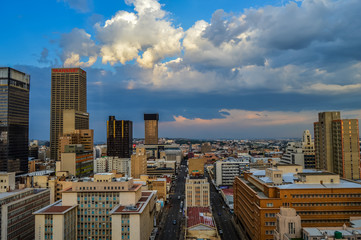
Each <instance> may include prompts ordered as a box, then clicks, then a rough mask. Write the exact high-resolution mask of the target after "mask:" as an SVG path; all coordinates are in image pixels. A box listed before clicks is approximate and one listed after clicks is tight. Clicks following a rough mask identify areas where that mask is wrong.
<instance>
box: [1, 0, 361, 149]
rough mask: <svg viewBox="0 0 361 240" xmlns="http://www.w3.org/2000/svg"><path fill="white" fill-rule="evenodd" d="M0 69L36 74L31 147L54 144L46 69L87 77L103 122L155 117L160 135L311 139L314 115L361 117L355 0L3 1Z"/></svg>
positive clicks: (137, 125)
mask: <svg viewBox="0 0 361 240" xmlns="http://www.w3.org/2000/svg"><path fill="white" fill-rule="evenodd" d="M2 9H3V11H2V14H1V15H0V22H1V23H2V24H1V33H0V34H1V35H0V36H1V37H0V66H10V67H13V68H15V69H18V70H20V71H23V72H25V73H27V74H30V76H31V92H30V138H31V139H42V140H46V139H49V128H50V126H49V125H50V88H51V83H50V75H51V68H53V67H63V66H64V67H81V68H82V69H84V70H85V71H86V72H87V82H88V87H87V97H88V112H89V113H90V127H91V128H92V129H94V131H95V141H96V142H104V141H106V120H107V118H108V116H110V115H114V116H115V117H116V119H120V120H121V119H123V120H132V121H133V122H134V126H133V132H134V136H135V137H144V126H143V125H144V123H143V114H144V113H156V112H158V113H159V115H160V123H159V136H160V137H170V138H174V137H184V138H200V139H210V138H213V139H219V138H230V139H232V138H233V139H253V138H293V137H301V136H302V133H303V131H304V130H305V129H310V130H311V132H312V133H313V122H315V121H317V113H318V112H321V111H341V115H342V117H343V118H358V119H360V118H361V94H360V90H361V21H360V20H359V13H360V12H361V1H359V0H347V1H345V0H159V1H157V0H102V1H99V0H38V1H36V2H34V1H27V0H19V1H4V2H3V3H2Z"/></svg>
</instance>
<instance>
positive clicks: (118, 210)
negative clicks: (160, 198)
mask: <svg viewBox="0 0 361 240" xmlns="http://www.w3.org/2000/svg"><path fill="white" fill-rule="evenodd" d="M155 194H156V191H144V192H142V196H141V198H140V199H139V200H138V202H137V203H136V204H135V205H134V206H125V205H118V206H116V207H115V208H113V210H112V211H111V212H110V213H111V214H129V213H142V212H143V211H144V209H145V207H146V206H147V205H148V203H149V201H150V200H151V199H152V197H153V196H154V195H155Z"/></svg>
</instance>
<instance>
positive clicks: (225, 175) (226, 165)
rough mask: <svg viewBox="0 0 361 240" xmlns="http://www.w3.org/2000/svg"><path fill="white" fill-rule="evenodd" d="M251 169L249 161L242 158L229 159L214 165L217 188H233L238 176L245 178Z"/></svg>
mask: <svg viewBox="0 0 361 240" xmlns="http://www.w3.org/2000/svg"><path fill="white" fill-rule="evenodd" d="M249 169H250V164H249V161H248V160H245V159H242V158H227V159H225V160H220V161H217V162H215V163H214V171H215V172H214V176H215V184H216V186H232V185H233V180H234V178H235V177H236V176H243V173H244V172H245V171H248V170H249Z"/></svg>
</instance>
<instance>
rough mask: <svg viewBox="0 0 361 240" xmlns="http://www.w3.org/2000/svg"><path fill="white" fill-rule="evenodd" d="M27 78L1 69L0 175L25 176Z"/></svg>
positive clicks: (27, 129) (28, 78)
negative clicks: (21, 174)
mask: <svg viewBox="0 0 361 240" xmlns="http://www.w3.org/2000/svg"><path fill="white" fill-rule="evenodd" d="M29 90H30V76H29V75H27V74H25V73H22V72H19V71H17V70H15V69H12V68H0V171H6V172H16V173H26V172H28V152H29V150H28V134H29Z"/></svg>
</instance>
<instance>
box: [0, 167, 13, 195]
mask: <svg viewBox="0 0 361 240" xmlns="http://www.w3.org/2000/svg"><path fill="white" fill-rule="evenodd" d="M12 190H15V172H11V173H7V172H0V193H1V192H8V191H12Z"/></svg>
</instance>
